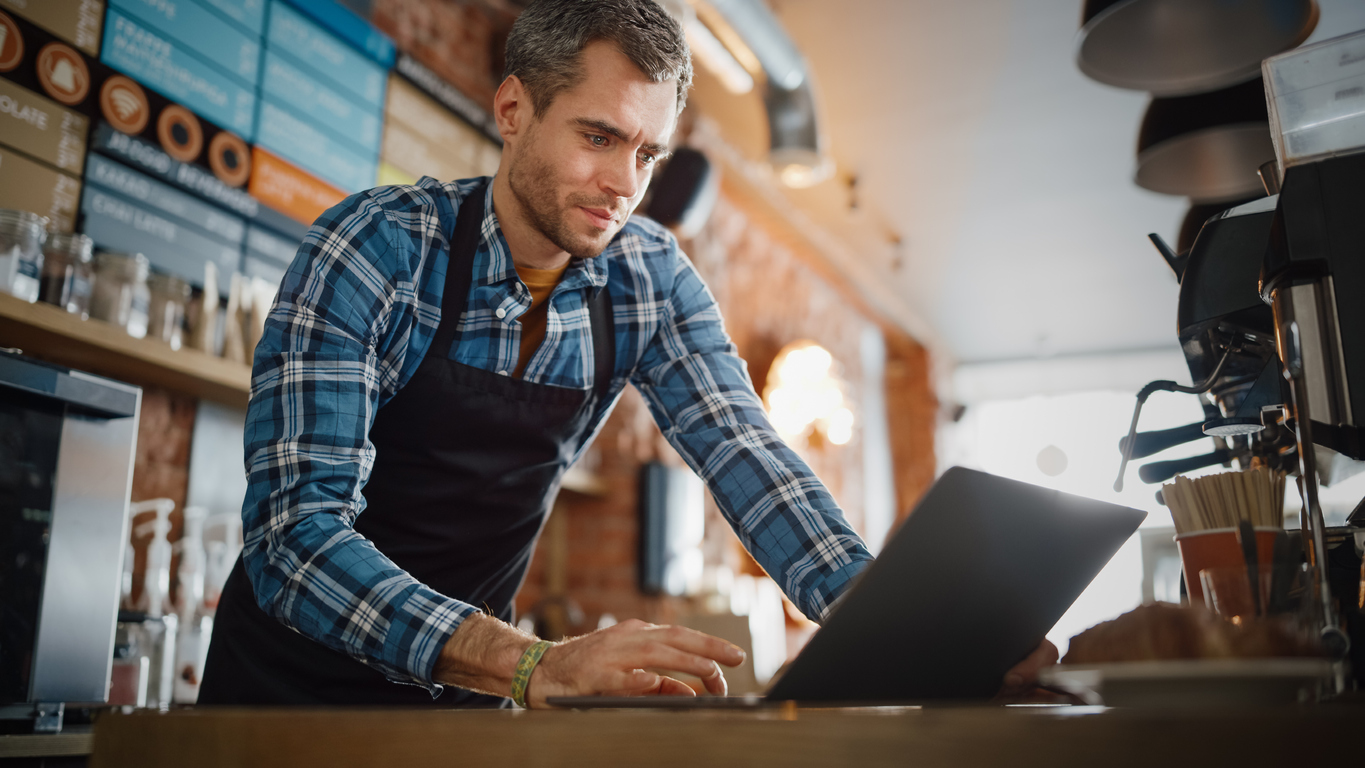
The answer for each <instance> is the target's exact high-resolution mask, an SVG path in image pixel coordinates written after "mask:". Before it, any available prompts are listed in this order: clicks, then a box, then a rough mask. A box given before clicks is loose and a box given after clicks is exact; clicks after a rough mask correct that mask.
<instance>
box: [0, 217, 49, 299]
mask: <svg viewBox="0 0 1365 768" xmlns="http://www.w3.org/2000/svg"><path fill="white" fill-rule="evenodd" d="M46 239H47V219H45V218H43V217H42V216H39V215H38V214H36V213H30V212H29V211H14V210H10V209H8V208H0V291H4V292H5V293H8V294H12V295H14V296H17V297H19V298H21V299H23V300H24V301H27V302H34V301H37V300H38V287H39V280H40V277H41V275H42V271H43V242H44V241H45V240H46Z"/></svg>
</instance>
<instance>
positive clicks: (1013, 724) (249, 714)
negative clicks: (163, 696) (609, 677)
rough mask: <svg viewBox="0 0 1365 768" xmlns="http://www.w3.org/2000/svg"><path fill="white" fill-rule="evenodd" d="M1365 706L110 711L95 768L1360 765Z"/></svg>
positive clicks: (100, 732)
mask: <svg viewBox="0 0 1365 768" xmlns="http://www.w3.org/2000/svg"><path fill="white" fill-rule="evenodd" d="M1362 733H1365V707H1361V706H1359V705H1355V706H1349V705H1326V706H1319V707H1313V708H1285V709H1275V710H1226V711H1208V710H1202V711H1180V710H1172V711H1154V710H1117V709H1111V710H1104V709H1099V708H1083V707H1048V708H1042V707H1037V708H1023V707H1010V708H1005V707H979V708H959V709H947V708H945V709H924V710H919V709H862V710H820V709H801V710H795V711H790V712H784V711H782V710H779V709H773V710H762V711H750V712H720V711H666V710H629V711H627V710H614V711H611V710H603V711H589V712H562V711H560V712H543V711H537V712H527V711H453V712H433V711H411V710H408V711H394V710H387V711H362V710H355V711H342V710H334V711H308V710H245V709H243V710H232V709H219V710H202V709H201V710H188V711H179V712H172V713H169V714H154V713H138V714H132V715H121V714H110V715H107V716H104V717H102V718H100V719H99V720H98V721H97V722H96V724H95V747H94V756H93V760H92V761H91V765H92V766H95V768H111V767H113V766H139V767H145V768H156V767H157V766H199V767H201V768H211V767H212V766H252V767H253V768H263V767H265V766H289V767H290V768H298V767H299V766H326V768H344V767H346V766H413V767H414V768H427V767H428V766H436V765H459V766H482V765H488V766H594V767H597V766H651V767H652V766H660V767H666V766H687V767H688V768H696V767H697V766H713V765H743V766H769V765H771V766H783V767H784V768H791V767H793V766H841V765H848V766H860V767H863V766H873V765H912V766H915V767H916V768H937V767H938V766H955V767H957V766H978V765H1009V766H1067V765H1075V766H1102V767H1103V768H1112V767H1113V766H1142V768H1156V767H1158V766H1160V767H1163V768H1164V767H1165V766H1176V765H1178V766H1187V765H1188V766H1199V767H1201V768H1222V767H1224V766H1231V767H1232V768H1243V767H1244V766H1253V765H1274V766H1295V767H1296V768H1297V767H1299V766H1302V767H1303V768H1310V767H1311V768H1318V767H1323V768H1325V767H1326V766H1333V765H1343V766H1344V765H1360V764H1361V759H1362V755H1365V752H1362V750H1363V749H1365V746H1362V745H1365V742H1362V740H1361V734H1362Z"/></svg>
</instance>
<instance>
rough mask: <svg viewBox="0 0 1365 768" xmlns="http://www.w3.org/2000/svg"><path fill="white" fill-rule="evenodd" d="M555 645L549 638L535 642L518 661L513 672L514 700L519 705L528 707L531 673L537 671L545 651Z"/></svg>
mask: <svg viewBox="0 0 1365 768" xmlns="http://www.w3.org/2000/svg"><path fill="white" fill-rule="evenodd" d="M552 645H554V643H552V642H550V641H549V640H541V641H540V642H538V643H534V644H532V645H531V647H530V648H527V649H526V652H525V653H523V654H522V655H521V659H520V660H518V661H517V671H516V672H514V673H512V701H513V702H515V703H516V705H517V706H518V707H522V708H523V709H524V708H525V707H526V686H527V685H528V684H529V683H530V682H531V673H532V672H534V671H535V669H536V665H537V664H539V663H540V657H541V656H544V655H545V651H546V650H547V649H548V648H549V647H550V646H552Z"/></svg>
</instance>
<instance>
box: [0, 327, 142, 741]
mask: <svg viewBox="0 0 1365 768" xmlns="http://www.w3.org/2000/svg"><path fill="white" fill-rule="evenodd" d="M141 403H142V390H141V389H139V388H137V387H134V386H132V385H129V384H124V383H122V382H118V381H113V380H110V379H105V378H101V377H99V376H92V375H90V374H86V373H83V372H81V371H76V370H71V369H68V368H62V367H59V366H55V365H49V364H47V363H44V362H41V361H38V360H34V359H33V358H29V357H25V356H24V355H22V354H19V352H18V350H11V349H3V348H0V733H13V732H29V731H32V732H39V733H41V732H49V733H51V732H56V731H60V730H61V728H62V720H63V716H64V711H65V706H66V705H67V704H74V705H80V706H87V705H99V704H103V703H104V702H106V701H107V700H108V697H109V686H110V682H109V678H110V670H111V666H112V664H113V652H114V622H115V619H116V616H117V613H118V601H119V586H120V581H121V579H120V574H121V572H122V568H123V555H124V547H125V542H126V541H127V540H128V522H127V521H128V513H127V510H128V496H129V492H130V491H131V489H132V478H133V460H134V454H135V449H136V444H137V424H138V414H139V411H140V409H141Z"/></svg>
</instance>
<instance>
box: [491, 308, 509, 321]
mask: <svg viewBox="0 0 1365 768" xmlns="http://www.w3.org/2000/svg"><path fill="white" fill-rule="evenodd" d="M493 314H495V315H497V316H498V319H499V320H501V319H503V318H504V317H507V310H505V309H503V308H502V307H498V311H497V312H494V313H493Z"/></svg>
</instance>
